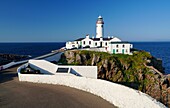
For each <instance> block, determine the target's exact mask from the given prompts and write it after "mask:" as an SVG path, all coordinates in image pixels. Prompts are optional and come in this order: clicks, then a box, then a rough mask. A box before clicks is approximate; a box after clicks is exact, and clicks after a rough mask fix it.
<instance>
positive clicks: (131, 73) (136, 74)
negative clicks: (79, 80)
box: [59, 51, 170, 106]
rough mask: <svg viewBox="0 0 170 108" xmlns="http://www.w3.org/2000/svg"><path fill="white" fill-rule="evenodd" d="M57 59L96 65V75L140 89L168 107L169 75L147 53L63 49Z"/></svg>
mask: <svg viewBox="0 0 170 108" xmlns="http://www.w3.org/2000/svg"><path fill="white" fill-rule="evenodd" d="M59 62H60V63H62V64H72V65H92V66H95V65H96V66H98V78H100V79H104V80H108V81H112V82H115V83H119V84H123V85H126V86H129V87H131V88H134V89H137V90H140V91H142V92H144V93H147V94H149V95H150V96H152V97H153V98H155V99H157V100H158V101H160V102H162V103H164V104H165V105H167V106H170V76H166V75H163V74H162V73H164V68H163V67H162V64H161V61H160V60H157V59H156V58H154V57H152V56H151V55H150V54H149V53H147V52H144V51H139V52H135V53H134V54H133V55H111V54H108V53H104V52H92V51H66V52H65V53H64V54H63V55H62V57H61V59H60V60H59ZM113 92H114V91H113Z"/></svg>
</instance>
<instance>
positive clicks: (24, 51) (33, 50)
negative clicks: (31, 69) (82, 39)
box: [0, 42, 65, 57]
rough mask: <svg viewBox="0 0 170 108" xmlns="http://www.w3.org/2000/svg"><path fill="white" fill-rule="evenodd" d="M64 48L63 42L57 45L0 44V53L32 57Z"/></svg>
mask: <svg viewBox="0 0 170 108" xmlns="http://www.w3.org/2000/svg"><path fill="white" fill-rule="evenodd" d="M64 46H65V42H58V43H0V53H7V54H19V55H30V56H32V57H37V56H41V55H44V54H47V53H50V52H51V51H52V50H57V49H59V48H61V47H64Z"/></svg>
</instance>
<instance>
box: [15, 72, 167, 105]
mask: <svg viewBox="0 0 170 108" xmlns="http://www.w3.org/2000/svg"><path fill="white" fill-rule="evenodd" d="M18 76H19V80H20V81H27V82H34V83H47V84H58V85H65V86H69V87H73V88H76V89H79V90H83V91H87V92H90V93H92V94H95V95H97V96H100V97H102V98H103V99H105V100H107V101H109V102H110V103H112V104H114V105H115V106H118V107H120V108H166V107H165V106H164V105H163V104H161V103H159V102H157V101H156V100H155V99H153V98H151V97H150V96H148V95H147V94H144V93H142V92H140V91H136V90H133V89H131V88H128V87H125V86H122V85H119V84H115V83H112V82H108V81H104V80H99V79H91V78H85V77H77V76H67V75H33V74H20V73H18Z"/></svg>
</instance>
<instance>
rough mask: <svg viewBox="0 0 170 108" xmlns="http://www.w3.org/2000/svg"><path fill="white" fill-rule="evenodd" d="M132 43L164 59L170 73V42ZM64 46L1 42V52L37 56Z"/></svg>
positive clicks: (48, 43)
mask: <svg viewBox="0 0 170 108" xmlns="http://www.w3.org/2000/svg"><path fill="white" fill-rule="evenodd" d="M132 44H133V47H134V48H136V49H140V50H145V51H147V52H150V53H151V54H152V55H153V56H154V57H156V58H160V59H162V61H163V66H164V68H165V73H166V74H170V42H132ZM64 46H65V42H37V43H36V42H34V43H30V42H29V43H0V53H5V54H18V55H29V56H31V57H37V56H41V55H44V54H47V53H50V52H51V51H52V50H57V49H60V48H61V47H64Z"/></svg>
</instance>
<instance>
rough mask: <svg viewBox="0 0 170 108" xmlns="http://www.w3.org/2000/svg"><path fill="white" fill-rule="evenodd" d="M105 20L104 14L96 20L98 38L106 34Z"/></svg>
mask: <svg viewBox="0 0 170 108" xmlns="http://www.w3.org/2000/svg"><path fill="white" fill-rule="evenodd" d="M103 25H104V21H103V18H102V16H99V17H98V19H97V22H96V38H102V37H103V35H104V30H103V29H104V27H103Z"/></svg>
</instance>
